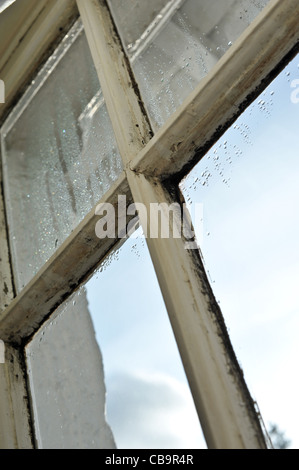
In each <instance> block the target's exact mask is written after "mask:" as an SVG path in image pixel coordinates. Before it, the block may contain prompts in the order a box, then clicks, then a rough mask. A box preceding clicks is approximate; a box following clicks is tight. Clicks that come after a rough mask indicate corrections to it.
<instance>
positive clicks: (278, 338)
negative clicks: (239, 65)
mask: <svg viewBox="0 0 299 470" xmlns="http://www.w3.org/2000/svg"><path fill="white" fill-rule="evenodd" d="M298 67H299V56H298V57H297V58H296V59H294V60H293V62H291V63H290V64H289V66H288V67H287V68H286V69H285V70H284V71H283V72H282V73H281V74H280V75H279V76H278V78H277V79H276V80H275V81H274V82H273V83H272V84H271V85H270V87H268V88H267V89H266V91H265V92H264V93H263V94H262V95H261V96H260V97H259V98H258V99H257V100H256V101H255V102H254V103H253V104H252V105H251V106H250V107H249V108H248V109H247V110H246V112H244V114H243V115H242V116H241V117H240V118H239V119H238V121H236V123H235V124H234V125H233V126H232V128H231V129H229V130H228V131H227V132H226V134H225V135H224V136H223V137H222V138H221V139H220V140H219V142H217V144H216V145H215V146H214V147H213V148H212V149H211V150H210V152H209V153H208V154H207V155H206V156H205V157H204V158H203V159H202V160H201V161H200V162H199V164H198V165H197V166H196V167H195V168H194V169H193V171H192V172H191V173H190V174H189V175H188V177H187V178H186V179H185V180H184V181H183V183H182V189H183V193H184V195H185V199H186V200H188V201H189V206H190V211H191V213H195V210H194V209H195V205H196V204H198V203H201V204H203V226H202V221H201V220H200V218H198V219H197V220H195V221H194V225H195V226H196V230H197V231H199V232H200V233H201V232H202V233H203V237H202V238H203V241H202V244H201V251H202V254H203V257H204V261H205V265H206V269H207V270H208V272H209V274H210V279H211V282H212V286H213V290H214V293H215V296H216V298H217V299H219V302H220V306H221V308H222V312H223V314H224V317H225V319H226V322H227V326H228V328H229V332H230V335H231V339H232V343H233V345H234V347H235V350H236V354H237V357H238V359H239V360H240V362H241V365H242V367H243V368H244V372H245V379H246V380H247V382H248V385H249V388H250V389H251V391H252V394H253V396H254V397H255V399H256V400H257V402H258V404H259V407H260V409H261V413H262V416H263V418H264V421H265V423H266V425H267V426H268V429H269V430H270V429H271V423H274V424H275V425H276V426H278V428H279V429H280V430H281V431H285V432H286V437H288V438H289V439H290V440H291V442H292V447H294V448H297V447H298V445H299V433H298V413H297V411H296V410H297V401H298V394H299V380H298V374H296V373H294V371H295V370H297V358H298V355H299V343H298V338H297V337H298V334H299V317H298V310H299V301H298V283H299V216H298V203H299V186H298V180H299V159H298V144H299V140H298V117H299V104H298V103H299V93H298V90H299V80H298ZM274 437H275V436H274Z"/></svg>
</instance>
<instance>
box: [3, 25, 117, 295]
mask: <svg viewBox="0 0 299 470" xmlns="http://www.w3.org/2000/svg"><path fill="white" fill-rule="evenodd" d="M1 136H2V155H3V171H4V181H5V200H6V208H7V214H8V222H9V227H10V232H9V234H10V242H11V247H12V255H13V256H12V257H13V268H14V274H15V280H16V284H17V289H18V291H19V290H21V289H22V287H23V286H24V285H26V284H27V283H28V281H29V280H30V279H31V278H32V277H33V275H34V274H35V273H36V272H37V271H38V270H39V268H40V267H41V266H42V265H43V264H44V263H45V262H46V261H47V260H48V259H49V258H50V256H51V255H52V254H53V253H54V251H55V250H56V248H57V247H59V246H60V245H61V243H62V242H63V241H64V240H65V239H66V238H67V237H68V235H69V234H70V233H71V232H72V230H73V229H74V228H75V227H76V226H77V225H78V224H79V222H80V221H81V220H82V219H83V218H84V216H85V215H87V213H88V212H89V211H90V210H91V209H92V207H93V206H94V205H95V204H96V203H97V202H98V201H99V199H100V197H101V196H102V195H103V194H104V193H105V192H106V191H107V189H109V187H110V186H111V184H112V182H113V181H114V180H115V179H116V178H117V177H118V176H119V174H120V172H121V171H122V164H121V160H120V157H119V154H118V150H117V147H116V143H115V139H114V134H113V131H112V127H111V124H110V120H109V117H108V114H107V111H106V107H105V104H104V101H103V98H102V95H101V91H100V86H99V81H98V78H97V74H96V71H95V68H94V65H93V62H92V59H91V55H90V52H89V48H88V45H87V41H86V38H85V34H84V31H82V25H81V23H80V22H79V23H77V24H76V25H75V26H74V28H73V29H72V30H71V31H70V32H69V34H68V35H67V37H66V38H65V39H64V41H63V43H62V44H61V45H60V46H59V48H58V50H57V51H56V52H55V53H54V55H53V56H52V57H51V58H50V60H49V61H48V62H47V64H46V65H45V67H44V68H43V70H42V71H41V73H40V74H39V75H38V76H37V77H36V79H35V80H34V82H33V83H32V85H31V86H30V88H29V90H28V91H27V93H26V94H25V96H24V97H23V99H22V100H21V102H20V103H19V104H18V106H17V107H16V109H15V110H14V111H13V112H12V114H11V116H10V117H9V119H8V121H7V122H6V123H5V124H4V126H3V128H2V131H1Z"/></svg>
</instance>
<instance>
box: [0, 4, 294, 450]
mask: <svg viewBox="0 0 299 470" xmlns="http://www.w3.org/2000/svg"><path fill="white" fill-rule="evenodd" d="M30 1H31V0H30ZM20 3H21V2H19V1H18V0H17V1H16V2H15V3H13V4H12V5H11V6H10V7H9V8H7V10H5V11H4V12H3V13H2V15H5V18H6V20H7V21H9V22H10V24H12V25H16V23H17V18H18V19H22V18H23V16H24V15H25V12H24V11H22V6H21V5H20ZM41 3H42V2H40V3H39V5H40V4H41ZM33 4H34V1H33V0H32V5H33ZM108 4H109V7H110V8H111V12H112V15H113V16H111V13H110V9H109V7H108V5H107V3H106V2H105V1H103V0H99V1H98V2H94V1H90V0H77V6H78V9H79V13H80V17H81V18H80V20H79V22H77V23H76V24H75V26H73V27H72V29H69V26H70V24H73V23H74V20H75V19H77V17H78V12H77V10H76V5H75V3H74V2H71V1H66V2H64V5H62V3H61V2H54V6H53V7H52V9H51V8H50V6H49V5H48V4H47V7H46V8H48V9H49V11H47V12H46V11H44V12H42V13H41V15H39V17H38V19H37V20H36V21H34V16H35V15H36V12H35V10H34V9H32V10H31V13H30V14H29V15H28V16H27V17H26V20H27V21H28V24H29V25H30V27H29V30H30V32H31V33H35V34H37V32H39V33H41V31H44V34H42V39H41V40H40V41H37V40H36V39H35V36H34V34H33V35H32V34H28V35H27V36H25V38H24V41H23V42H22V43H21V45H20V47H19V48H11V49H8V52H7V57H6V60H5V61H3V62H1V61H0V74H3V76H1V79H3V81H4V82H5V84H6V93H7V103H5V105H4V107H3V108H2V111H1V116H2V127H1V154H2V179H3V189H4V190H3V192H2V199H1V201H0V202H1V206H0V216H1V220H0V222H1V223H0V228H1V274H0V276H1V284H2V285H3V290H2V292H1V297H0V299H1V307H2V312H1V315H0V338H1V340H2V341H4V343H5V353H6V361H5V364H0V379H1V380H0V387H1V392H3V393H1V399H0V412H1V416H3V417H5V419H4V418H3V420H2V422H1V423H0V439H1V442H2V443H3V444H2V446H3V447H8V448H10V447H13V448H23V447H24V448H25V447H32V446H40V447H42V446H43V445H45V446H47V445H49V446H53V447H58V446H59V443H57V441H55V438H56V436H55V435H54V434H55V426H56V427H57V426H62V428H61V429H67V428H68V423H69V421H68V420H69V419H70V417H71V419H72V420H73V422H80V423H82V420H84V419H85V420H86V421H85V425H88V423H90V422H92V423H93V428H92V429H94V431H93V434H94V437H95V440H96V442H94V443H92V442H91V440H90V439H87V440H84V439H85V437H86V436H78V435H75V436H74V435H72V432H71V431H69V432H68V433H63V432H62V435H63V437H64V438H65V441H64V443H63V444H61V446H63V445H65V446H66V447H68V446H70V447H71V446H72V442H73V443H74V442H80V440H81V442H82V446H84V447H92V446H102V447H109V446H113V445H114V444H113V436H112V434H111V433H110V430H109V426H107V423H106V422H105V419H104V411H103V410H104V407H105V385H104V374H103V370H102V366H101V357H100V353H99V350H98V349H97V347H96V344H95V338H94V332H93V327H92V324H91V322H90V317H89V316H88V315H85V313H88V312H86V308H85V307H86V299H85V298H83V297H84V296H82V295H81V297H80V294H78V292H79V293H80V288H82V285H83V284H84V283H85V282H86V281H87V280H88V279H90V277H91V275H92V274H93V273H94V271H95V269H96V268H97V267H98V266H99V264H101V263H102V262H104V260H105V259H107V256H108V255H109V254H110V253H111V251H113V250H115V249H117V248H118V247H119V245H121V244H122V243H123V242H124V241H125V240H124V238H122V235H123V232H122V231H121V230H120V232H121V233H120V232H119V230H118V229H120V228H122V229H123V227H124V226H125V227H126V225H127V223H130V222H131V223H132V224H133V225H132V227H134V226H135V225H134V224H135V223H136V211H134V208H133V207H132V203H135V204H138V209H139V217H140V223H141V225H142V228H143V231H144V234H145V236H146V244H147V246H148V249H149V253H150V256H151V260H152V263H153V266H154V269H155V272H156V275H157V280H158V283H159V288H160V290H161V293H162V295H163V299H164V303H165V307H166V310H167V312H168V316H169V320H170V324H171V326H172V330H173V333H174V336H175V339H176V343H177V346H178V350H179V353H180V356H181V360H182V363H183V366H184V370H185V373H186V376H187V379H188V382H189V386H190V390H191V393H192V396H193V400H194V405H195V408H196V410H197V413H198V417H199V420H200V423H201V427H202V430H203V433H204V436H205V440H206V442H207V446H208V447H209V448H265V447H266V446H267V445H270V444H269V443H267V435H266V433H265V431H264V430H263V428H262V422H261V420H260V417H259V414H258V412H257V410H256V407H255V403H254V401H253V400H252V398H251V396H250V394H249V391H248V389H247V386H246V382H245V380H244V377H243V373H242V371H241V368H240V366H239V363H238V360H237V358H236V356H235V353H234V351H233V348H232V346H231V342H230V339H229V335H228V333H227V330H226V326H225V322H224V319H223V316H222V313H221V310H220V307H219V305H218V304H217V302H216V299H215V297H214V294H213V291H212V288H211V286H210V284H209V281H208V278H207V275H206V273H205V269H204V266H203V263H202V259H201V257H200V253H199V250H198V249H186V241H190V240H192V231H193V229H192V226H191V224H190V222H189V216H188V213H187V212H186V211H185V212H182V213H181V214H180V215H183V217H181V218H180V219H179V220H180V224H181V225H183V226H184V227H185V228H186V226H187V229H188V230H187V232H186V231H184V233H183V235H184V236H180V237H174V236H173V237H171V236H170V237H163V236H162V235H161V234H160V236H158V237H151V236H149V235H150V230H151V223H150V221H149V219H148V218H147V217H146V216H147V214H150V212H151V208H152V206H153V205H160V206H159V207H160V209H161V210H160V214H159V217H160V221H161V224H162V225H163V223H165V224H168V222H169V220H171V219H169V207H170V206H171V205H172V204H174V205H175V206H173V207H175V208H176V209H178V210H179V211H180V209H181V208H182V207H183V202H184V199H183V197H182V194H181V193H180V191H179V189H178V184H179V182H180V181H181V180H182V178H183V177H184V176H186V174H187V173H188V172H189V171H190V170H191V168H193V167H194V166H195V165H196V164H197V163H198V161H199V160H200V159H201V158H202V157H203V156H204V155H205V154H206V153H207V151H208V150H209V149H210V147H211V146H212V145H213V144H214V143H215V142H216V141H217V140H218V138H219V137H220V136H221V135H222V134H223V133H224V131H225V130H226V129H227V128H228V127H229V126H230V125H231V124H233V123H234V122H235V120H236V119H237V118H238V116H239V115H240V114H241V112H242V111H243V110H244V109H245V108H246V107H247V106H248V105H249V104H250V103H251V102H252V101H253V99H254V98H255V97H256V96H257V95H258V94H259V93H260V92H261V91H262V90H263V89H265V87H266V86H267V84H269V83H270V81H271V80H272V79H273V78H274V77H275V76H276V75H277V73H278V72H279V71H280V70H281V69H282V68H283V66H284V64H286V63H287V62H288V61H289V60H290V59H291V58H292V57H294V55H295V53H296V52H297V45H298V36H299V32H298V26H297V24H298V17H299V6H298V4H297V2H296V1H294V0H289V1H288V2H281V1H278V0H272V1H270V2H264V1H256V0H252V1H249V0H248V1H241V0H240V1H232V0H227V1H225V2H223V10H222V9H219V8H217V9H216V10H217V11H213V8H214V7H215V5H214V3H213V2H205V1H202V2H194V1H191V0H186V1H185V2H184V1H173V0H171V1H169V2H166V1H158V0H155V1H154V2H151V5H150V6H148V5H147V6H146V7H145V4H143V3H141V2H136V5H135V2H134V7H135V8H136V15H137V18H138V21H136V22H134V24H133V25H132V22H131V21H130V20H131V18H132V15H131V14H130V9H129V8H128V6H127V5H128V4H127V2H125V1H121V2H114V1H112V0H110V1H109V2H108ZM130 4H132V2H130ZM224 4H225V5H224ZM217 5H219V2H217ZM55 8H56V9H55ZM197 8H198V9H199V11H200V14H201V15H202V18H203V20H202V24H201V23H200V21H199V22H197V21H196V20H195V17H196V15H195V13H197V14H198V10H197ZM124 11H126V12H127V15H124V14H123V12H124ZM134 11H135V9H134ZM33 12H34V13H33ZM46 13H47V14H46ZM216 13H217V14H216ZM26 14H27V13H26ZM201 15H198V16H199V17H200V16H201ZM254 18H255V19H254ZM35 19H36V18H35ZM0 21H1V16H0ZM80 21H82V23H83V26H84V30H85V34H86V37H87V42H88V45H87V42H86V41H85V37H84V33H83V32H82V26H80V24H81V23H80ZM7 24H8V23H7ZM53 25H54V26H53ZM117 28H118V29H119V33H118V32H117ZM205 28H206V29H205ZM66 30H67V31H68V34H67V35H68V37H67V38H65V39H63V41H62V43H61V44H60V46H59V50H58V53H57V49H55V51H56V52H55V53H54V55H52V56H51V57H50V59H49V62H47V63H46V64H45V66H44V68H43V69H41V72H40V73H39V74H38V75H36V73H35V76H33V70H36V67H37V63H39V64H41V62H42V60H43V57H44V54H45V51H46V50H48V51H50V52H52V51H53V50H54V46H55V47H56V46H57V43H55V40H56V41H57V40H58V39H59V35H64V36H65V31H66ZM15 31H17V28H16V26H15ZM15 34H16V37H17V34H19V33H15ZM32 37H33V39H32ZM119 37H121V39H122V41H123V42H121V41H120V39H119ZM14 40H16V38H14ZM47 41H48V42H47ZM80 48H81V52H80ZM32 50H33V53H31V54H30V53H29V51H32ZM89 50H90V52H91V56H90V55H89ZM28 57H30V61H29V62H28V65H26V67H25V68H24V70H23V71H22V73H21V74H19V75H18V74H17V72H16V70H17V69H16V67H17V66H19V65H20V62H19V61H20V60H21V59H20V58H22V60H24V58H28ZM128 59H129V60H128ZM93 64H94V65H93ZM131 66H132V70H131ZM30 67H31V68H30ZM47 67H48V69H47ZM95 71H97V74H98V78H99V82H100V85H99V84H98V82H97V80H96V73H95ZM45 74H47V75H48V77H49V78H48V79H47V78H46V75H45ZM134 74H135V76H134ZM72 75H73V77H75V79H74V80H72V81H71V80H68V78H69V77H71V76H72ZM135 77H136V81H135ZM28 79H30V80H32V79H33V80H34V82H35V83H33V84H31V86H30V87H29V88H28V90H27V92H26V93H25V95H24V96H23V97H22V98H21V100H18V103H17V104H15V101H14V100H16V99H17V98H18V97H19V94H20V93H21V91H22V87H23V86H24V84H25V82H26V80H27V82H26V83H28ZM55 80H56V82H55ZM80 80H82V83H80ZM6 82H7V83H6ZM83 82H84V83H83ZM85 85H86V86H85ZM60 90H61V91H60ZM43 95H44V96H43ZM56 95H57V96H56ZM55 100H57V101H56V103H55ZM13 105H14V106H13ZM9 106H13V109H12V111H11V113H10V114H9V115H8V110H9ZM43 106H46V108H47V111H46V112H45V109H46V108H43ZM7 116H8V117H7ZM5 117H7V119H5V120H4V118H5ZM26 126H27V127H26ZM34 126H36V127H37V129H38V132H37V135H34V130H35V129H34ZM120 198H121V199H120ZM120 201H122V202H123V201H125V202H124V204H125V209H126V212H125V215H124V214H123V215H124V220H125V222H126V223H125V224H124V220H123V219H121V218H119V217H118V218H115V217H114V216H115V213H116V212H115V211H118V210H119V204H120ZM103 204H104V205H105V206H103ZM103 207H105V208H106V209H107V213H108V215H107V218H106V223H107V225H108V226H109V227H110V228H111V227H112V228H111V230H112V232H113V229H115V232H114V234H113V236H110V237H103V238H101V237H99V236H98V233H96V224H97V223H98V221H99V215H103V213H101V208H103ZM108 208H109V209H108ZM142 208H144V211H142ZM109 210H111V214H112V217H110V216H109ZM61 216H62V217H63V220H66V221H67V222H66V223H61V221H60V220H61V219H59V217H61ZM175 220H176V219H173V222H170V225H171V226H172V227H174V225H175ZM20 224H21V225H20ZM102 228H103V227H102ZM106 228H107V227H106ZM181 228H182V226H181ZM109 234H110V235H111V232H110V233H109ZM190 234H191V235H190ZM189 235H190V237H189ZM188 237H189V238H188ZM193 248H194V246H193ZM77 295H79V300H78V302H81V303H80V305H79V307H80V308H79V307H78V305H77V307H75V304H73V301H75V302H77V300H76V296H77ZM112 295H117V286H115V287H114V290H113V294H112ZM147 301H148V300H147V299H146V298H144V299H143V302H147ZM65 302H67V303H65ZM132 302H134V295H132ZM141 304H142V302H141ZM72 307H74V308H72ZM78 310H80V312H82V314H81V315H76V313H74V316H73V322H71V320H70V318H71V316H72V312H76V311H78ZM84 312H85V313H84ZM68 315H69V316H68ZM68 318H69V320H68ZM57 325H58V326H57ZM63 331H65V333H63ZM79 333H80V334H79ZM59 337H60V342H61V346H60V348H59V349H57V350H54V351H53V346H51V342H52V340H53V339H54V340H55V341H57V340H58V339H59ZM83 339H84V341H83ZM73 340H75V341H73ZM55 341H54V343H52V344H56V343H55ZM72 341H73V342H72ZM82 341H83V342H82ZM84 344H85V345H86V348H87V350H88V356H89V357H90V358H91V363H90V366H89V368H88V367H87V365H86V357H87V356H86V355H85V356H83V357H82V356H81V355H80V352H81V351H82V348H83V347H84ZM64 348H65V349H64ZM35 351H41V354H40V357H39V354H35ZM63 351H65V352H63ZM72 354H73V358H75V359H76V361H78V367H79V369H80V371H81V372H82V374H81V379H80V373H79V376H78V375H77V376H76V377H74V376H73V375H72V373H69V372H68V371H69V364H70V361H71V359H72ZM42 357H43V358H44V359H43V360H41V358H42ZM53 358H54V359H56V364H58V367H59V369H58V371H59V370H60V372H58V374H57V375H56V376H55V377H54V378H53V377H51V374H52V372H51V368H47V366H46V363H47V361H51V360H53ZM62 358H63V359H62ZM63 361H65V362H64V363H63ZM60 366H61V367H60ZM244 372H245V378H246V370H245V371H244ZM28 374H29V375H28ZM43 377H44V379H45V380H43ZM72 379H73V384H75V386H74V390H73V392H74V394H75V395H76V394H77V399H78V400H77V401H76V400H75V401H74V402H73V405H74V407H73V408H72V409H70V410H68V411H69V413H67V414H65V413H64V411H65V410H64V409H63V407H66V403H67V402H68V391H69V390H70V389H71V387H72V384H71V380H72ZM55 381H56V382H55ZM68 381H70V382H69V383H68ZM65 382H67V386H66V388H63V386H64V383H65ZM53 383H56V387H60V386H62V389H63V390H66V395H64V397H63V400H62V401H60V404H59V405H58V404H57V403H55V399H56V398H57V399H58V397H59V396H61V394H60V395H59V393H57V394H53V389H52V388H51V387H53ZM87 384H88V385H87ZM47 385H49V387H48V389H47ZM85 387H86V388H85ZM84 390H85V391H86V393H87V396H88V397H90V398H89V400H90V402H91V403H92V400H93V399H95V398H96V397H97V394H99V395H101V399H100V401H98V404H99V407H98V408H97V409H95V413H94V415H92V413H90V409H89V411H88V413H86V415H85V417H84V418H83V415H84V407H83V408H82V409H80V407H81V402H80V396H82V393H84ZM47 392H49V393H48V399H49V403H50V402H52V404H51V407H52V409H53V410H54V411H53V414H52V415H51V423H50V421H49V426H48V427H47V423H46V419H45V416H47V414H45V412H46V410H45V409H43V404H44V403H45V402H46V403H47V401H45V402H44V399H42V400H40V394H41V396H42V397H43V396H46V395H47ZM53 402H54V403H53ZM8 404H9V406H8ZM49 406H50V405H49ZM55 407H56V408H55ZM61 407H62V408H61ZM5 409H6V410H8V411H6V412H5V413H4V411H3V410H5ZM76 409H77V411H78V412H76ZM82 412H83V413H82ZM37 416H38V418H36V417H37ZM65 416H67V419H66V420H65ZM97 416H98V417H99V419H97ZM52 425H53V426H52ZM83 429H84V427H83ZM49 430H50V431H49ZM74 434H76V432H75V433H74ZM46 441H47V442H48V444H43V443H44V442H46Z"/></svg>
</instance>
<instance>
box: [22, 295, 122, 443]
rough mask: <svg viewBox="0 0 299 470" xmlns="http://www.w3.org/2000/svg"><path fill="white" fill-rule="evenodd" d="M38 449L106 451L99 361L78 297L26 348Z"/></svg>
mask: <svg viewBox="0 0 299 470" xmlns="http://www.w3.org/2000/svg"><path fill="white" fill-rule="evenodd" d="M26 361H27V366H28V374H29V385H30V394H31V404H32V411H33V418H34V430H35V439H36V444H37V447H38V448H39V449H78V448H80V449H107V448H108V449H110V448H115V442H114V438H113V435H112V432H111V429H110V427H109V426H108V425H107V422H106V417H105V406H106V405H105V396H106V389H105V383H104V372H103V362H102V355H101V352H100V350H99V348H98V345H97V342H96V339H95V332H94V328H93V325H92V321H91V318H90V314H89V309H88V301H87V298H86V295H85V292H84V291H81V292H80V295H78V294H75V295H73V296H72V297H71V299H70V300H69V301H68V302H66V303H65V304H63V305H62V306H61V307H60V308H58V310H57V311H56V312H55V313H54V314H53V315H52V317H51V319H50V320H48V321H47V322H46V324H45V325H44V326H43V327H42V328H41V330H40V331H39V332H38V333H37V334H36V335H35V336H34V338H33V340H32V341H31V342H30V343H29V345H28V346H27V347H26Z"/></svg>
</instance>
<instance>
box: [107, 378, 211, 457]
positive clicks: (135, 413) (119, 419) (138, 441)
mask: <svg viewBox="0 0 299 470" xmlns="http://www.w3.org/2000/svg"><path fill="white" fill-rule="evenodd" d="M106 383H107V392H108V393H107V416H108V422H109V424H110V426H111V428H112V430H113V433H114V437H115V440H116V443H117V446H118V448H122V449H130V448H131V449H192V448H193V449H195V448H206V445H205V442H204V439H203V437H202V432H201V428H200V425H199V421H198V418H197V414H196V411H195V407H194V405H193V402H192V401H191V400H190V392H189V389H188V386H187V385H185V384H182V383H180V382H179V381H177V380H175V379H173V378H171V377H169V376H167V375H162V374H161V375H151V376H144V375H142V374H138V375H137V374H136V375H129V374H114V375H113V376H112V377H110V378H109V377H107V378H106Z"/></svg>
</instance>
